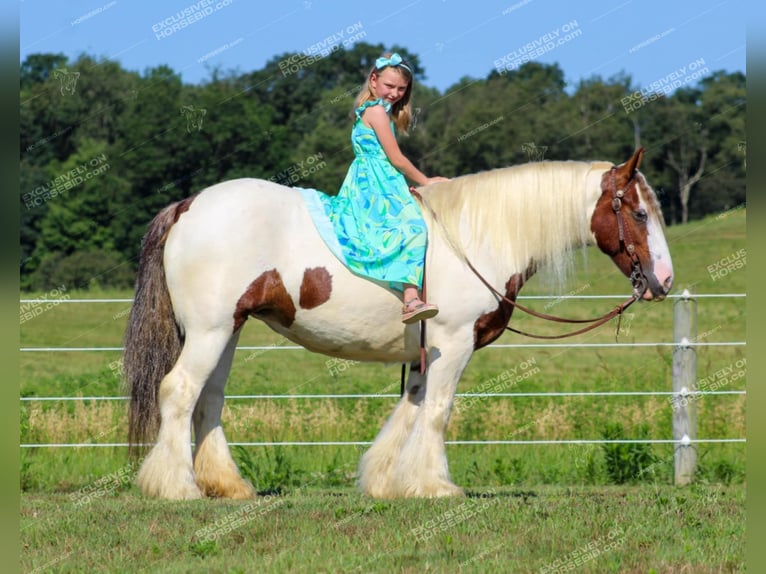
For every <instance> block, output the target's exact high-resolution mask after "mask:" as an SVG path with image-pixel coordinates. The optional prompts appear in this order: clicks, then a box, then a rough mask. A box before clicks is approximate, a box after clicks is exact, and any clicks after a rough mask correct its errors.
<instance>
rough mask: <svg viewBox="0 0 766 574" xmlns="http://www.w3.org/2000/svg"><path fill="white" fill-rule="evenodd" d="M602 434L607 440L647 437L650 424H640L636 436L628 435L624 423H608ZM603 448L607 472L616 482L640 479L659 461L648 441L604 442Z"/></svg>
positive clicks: (623, 482) (621, 482) (612, 480)
mask: <svg viewBox="0 0 766 574" xmlns="http://www.w3.org/2000/svg"><path fill="white" fill-rule="evenodd" d="M601 436H602V438H603V439H606V440H620V439H625V438H631V439H646V438H649V425H646V424H642V425H639V426H638V427H637V429H636V432H635V436H631V437H627V436H625V430H624V428H623V426H622V423H607V424H606V425H605V426H604V430H603V432H602V435H601ZM602 449H603V452H604V460H605V462H606V473H607V475H608V476H609V479H610V480H611V482H613V483H614V484H625V483H626V482H635V481H638V480H639V479H640V478H641V477H642V476H644V475H645V474H646V473H647V471H648V470H649V469H650V467H651V466H652V465H653V464H655V463H656V462H657V457H656V456H655V455H654V454H653V453H652V451H651V446H650V445H648V444H646V443H608V444H603V445H602Z"/></svg>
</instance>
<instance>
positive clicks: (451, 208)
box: [421, 161, 612, 283]
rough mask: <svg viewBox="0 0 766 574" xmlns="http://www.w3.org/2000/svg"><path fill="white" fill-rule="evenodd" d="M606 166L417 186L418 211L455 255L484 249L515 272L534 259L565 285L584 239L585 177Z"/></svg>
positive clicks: (509, 171) (542, 166) (522, 170)
mask: <svg viewBox="0 0 766 574" xmlns="http://www.w3.org/2000/svg"><path fill="white" fill-rule="evenodd" d="M610 167H612V164H611V163H608V162H575V161H541V162H532V163H527V164H523V165H517V166H513V167H507V168H501V169H494V170H491V171H485V172H481V173H477V174H473V175H466V176H462V177H458V178H455V179H452V180H450V181H448V182H441V183H437V184H433V185H430V186H428V187H426V188H423V189H422V190H421V195H422V196H423V199H424V202H425V204H426V209H424V210H423V211H424V215H425V216H426V217H427V218H428V219H430V220H431V221H430V225H429V227H430V228H431V229H432V230H433V229H438V228H439V227H440V226H443V230H442V231H444V232H445V239H447V241H448V242H449V243H450V245H451V246H452V248H453V249H454V250H455V251H456V252H457V253H458V255H459V256H464V255H467V253H466V251H472V250H490V251H491V253H492V255H493V257H494V258H496V259H497V260H498V261H502V262H503V264H504V265H505V264H509V265H510V266H511V269H513V270H515V272H523V271H524V270H525V269H526V268H527V265H528V264H529V263H530V260H532V261H534V263H535V264H536V265H537V266H540V265H545V266H546V267H547V268H548V269H549V270H550V271H551V272H552V273H553V275H554V279H555V280H556V282H557V283H558V282H563V281H564V278H565V275H566V273H567V271H568V270H569V267H570V262H571V253H572V251H573V248H574V247H578V246H579V245H582V244H584V243H585V242H586V241H587V240H588V239H589V237H590V225H589V222H588V220H587V218H588V213H587V205H586V204H585V203H584V198H585V185H586V178H587V175H588V174H589V173H590V172H591V171H593V170H598V171H600V172H603V171H605V170H608V169H609V168H610ZM595 181H596V183H595V185H598V183H597V182H598V181H599V180H598V179H597V180H595ZM430 211H432V212H433V213H430ZM433 214H436V218H437V220H438V223H436V224H434V223H433V217H432V215H433Z"/></svg>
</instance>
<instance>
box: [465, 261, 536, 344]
mask: <svg viewBox="0 0 766 574" xmlns="http://www.w3.org/2000/svg"><path fill="white" fill-rule="evenodd" d="M525 275H526V277H527V279H528V278H529V277H530V276H531V273H527V274H522V273H516V274H514V275H511V278H510V279H508V281H507V282H506V284H505V296H506V297H508V299H510V300H511V301H515V300H516V296H517V295H518V294H519V291H520V290H521V287H522V286H523V285H524V277H525ZM512 313H513V305H511V304H510V303H508V302H507V301H503V300H501V301H500V302H499V303H498V306H497V309H496V310H495V311H490V312H489V313H484V315H482V316H481V317H479V318H478V319H476V322H475V323H474V324H473V348H474V350H477V349H481V348H482V347H485V346H487V345H489V344H490V343H491V342H492V341H494V340H495V339H497V338H498V337H499V336H500V335H502V334H503V331H504V330H505V328H506V327H507V326H508V321H510V320H511V314H512Z"/></svg>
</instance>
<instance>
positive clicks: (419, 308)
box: [402, 283, 439, 325]
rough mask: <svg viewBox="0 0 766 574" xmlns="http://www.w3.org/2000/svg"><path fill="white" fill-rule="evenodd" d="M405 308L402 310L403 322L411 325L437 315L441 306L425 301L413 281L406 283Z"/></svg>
mask: <svg viewBox="0 0 766 574" xmlns="http://www.w3.org/2000/svg"><path fill="white" fill-rule="evenodd" d="M403 287H404V289H403V290H404V297H403V298H404V308H403V310H402V322H403V323H405V324H407V325H409V324H410V323H417V322H418V321H423V320H425V319H430V318H431V317H435V316H436V315H437V314H438V313H439V308H438V307H437V306H436V305H433V304H431V303H424V302H423V301H421V300H420V296H419V295H418V288H417V287H416V286H415V285H412V284H411V283H405V284H404V286H403Z"/></svg>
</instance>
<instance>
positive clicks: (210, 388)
mask: <svg viewBox="0 0 766 574" xmlns="http://www.w3.org/2000/svg"><path fill="white" fill-rule="evenodd" d="M238 340H239V331H237V333H235V335H234V336H233V337H232V338H231V340H230V341H229V344H228V345H227V347H226V349H225V350H224V352H223V354H222V355H221V358H220V360H219V361H218V365H217V366H216V368H215V370H214V371H213V373H212V374H211V375H210V378H209V379H208V381H207V383H206V384H205V387H204V388H203V389H202V393H201V395H200V398H199V400H198V401H197V406H196V407H195V409H194V415H193V421H194V441H195V443H196V448H195V451H194V474H195V475H196V481H197V486H199V488H200V490H201V491H202V493H203V494H204V495H206V496H213V497H222V498H251V497H252V496H253V495H254V493H255V491H254V490H253V487H252V485H250V484H249V483H248V482H246V481H245V480H243V479H242V477H241V476H240V474H239V470H238V469H237V465H236V464H235V463H234V460H233V459H232V458H231V453H230V452H229V445H228V444H227V443H226V437H225V435H224V432H223V428H222V426H221V410H222V409H223V402H224V393H223V390H224V387H225V385H226V380H227V378H228V375H229V370H230V369H231V362H232V359H233V358H234V351H235V349H236V346H237V341H238Z"/></svg>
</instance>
